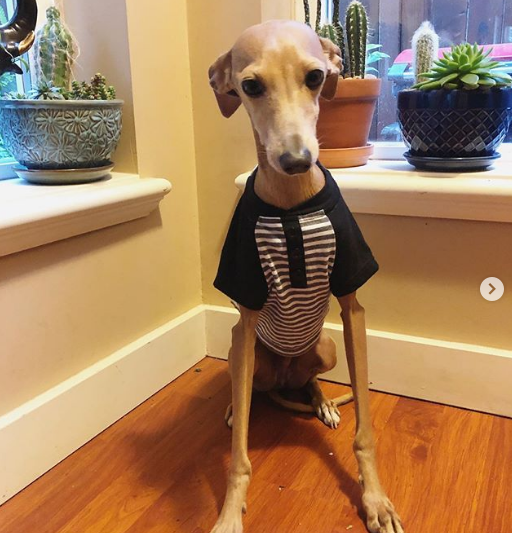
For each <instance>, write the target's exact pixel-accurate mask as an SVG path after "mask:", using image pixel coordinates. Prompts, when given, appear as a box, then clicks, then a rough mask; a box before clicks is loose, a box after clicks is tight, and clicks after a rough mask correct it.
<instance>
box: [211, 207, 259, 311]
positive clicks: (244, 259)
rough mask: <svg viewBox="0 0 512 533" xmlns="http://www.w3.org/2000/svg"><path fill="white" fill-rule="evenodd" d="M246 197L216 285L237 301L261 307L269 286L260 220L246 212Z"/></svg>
mask: <svg viewBox="0 0 512 533" xmlns="http://www.w3.org/2000/svg"><path fill="white" fill-rule="evenodd" d="M242 204H243V197H242V199H241V200H240V202H239V203H238V205H237V208H236V210H235V213H234V215H233V218H232V220H231V225H230V226H229V230H228V234H227V236H226V240H225V242H224V247H223V249H222V254H221V258H220V264H219V269H218V271H217V277H216V278H215V281H214V283H213V284H214V286H215V287H216V288H217V289H218V290H219V291H221V292H223V293H224V294H225V295H226V296H228V297H229V298H231V299H232V300H233V301H234V302H236V303H238V304H240V305H243V306H244V307H247V308H248V309H254V310H260V309H262V308H263V305H264V304H265V302H266V301H267V297H268V288H267V282H266V280H265V276H264V274H263V269H262V267H261V262H260V258H259V254H258V248H257V246H256V238H255V235H254V230H255V227H256V220H254V221H252V220H250V219H249V218H248V217H245V216H243V215H242V211H243V207H242Z"/></svg>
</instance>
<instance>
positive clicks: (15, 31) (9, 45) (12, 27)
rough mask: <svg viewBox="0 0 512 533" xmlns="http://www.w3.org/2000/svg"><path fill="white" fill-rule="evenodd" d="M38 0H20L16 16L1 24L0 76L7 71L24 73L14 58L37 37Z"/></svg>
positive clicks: (25, 50)
mask: <svg viewBox="0 0 512 533" xmlns="http://www.w3.org/2000/svg"><path fill="white" fill-rule="evenodd" d="M36 23H37V3H36V0H18V2H17V6H16V10H15V12H14V17H13V18H12V19H11V20H10V21H9V22H8V23H7V24H5V25H4V26H0V76H1V75H2V74H4V73H5V72H14V73H15V74H22V71H21V68H20V67H19V66H18V65H16V64H15V63H14V59H16V58H17V57H18V56H20V55H22V54H24V53H25V52H27V51H28V50H29V49H30V47H31V46H32V44H33V43H34V39H35V33H34V32H35V29H36Z"/></svg>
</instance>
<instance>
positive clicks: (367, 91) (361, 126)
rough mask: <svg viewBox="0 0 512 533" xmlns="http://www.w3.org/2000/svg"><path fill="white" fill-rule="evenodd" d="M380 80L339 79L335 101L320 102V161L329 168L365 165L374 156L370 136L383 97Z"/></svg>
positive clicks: (318, 132) (318, 134)
mask: <svg viewBox="0 0 512 533" xmlns="http://www.w3.org/2000/svg"><path fill="white" fill-rule="evenodd" d="M380 85H381V80H379V79H377V78H365V79H355V78H347V79H340V80H339V82H338V87H337V89H336V95H335V96H334V98H333V99H332V100H321V101H320V116H319V117H318V124H317V136H318V140H319V141H320V146H321V149H320V161H321V162H323V164H324V165H326V166H328V167H330V168H346V167H356V166H361V165H365V164H366V163H367V162H368V158H369V157H370V155H371V154H372V153H373V146H372V145H368V135H369V134H370V127H371V125H372V119H373V113H374V111H375V106H376V104H377V99H378V97H379V94H380Z"/></svg>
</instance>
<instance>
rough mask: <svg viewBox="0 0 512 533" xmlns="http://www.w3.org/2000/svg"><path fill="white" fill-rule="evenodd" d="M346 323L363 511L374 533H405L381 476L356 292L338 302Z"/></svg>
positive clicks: (362, 315) (365, 352)
mask: <svg viewBox="0 0 512 533" xmlns="http://www.w3.org/2000/svg"><path fill="white" fill-rule="evenodd" d="M338 301H339V303H340V306H341V318H342V320H343V336H344V338H345V351H346V355H347V363H348V368H349V372H350V381H351V382H352V389H353V393H354V401H355V409H356V436H355V440H354V452H355V455H356V458H357V463H358V466H359V475H360V480H361V484H362V488H363V497H362V501H363V507H364V509H365V511H366V516H367V526H368V529H369V530H370V531H371V532H372V533H403V529H402V525H401V522H400V518H399V517H398V515H397V513H396V511H395V509H394V507H393V504H392V503H391V502H390V501H389V499H388V497H387V496H386V493H385V492H384V490H383V488H382V486H381V484H380V480H379V475H378V472H377V463H376V460H375V443H374V438H373V427H372V421H371V416H370V400H369V394H368V359H367V350H366V326H365V318H364V309H363V307H362V306H361V305H360V304H359V302H358V301H357V299H356V294H355V292H354V293H352V294H349V295H347V296H343V297H341V298H338Z"/></svg>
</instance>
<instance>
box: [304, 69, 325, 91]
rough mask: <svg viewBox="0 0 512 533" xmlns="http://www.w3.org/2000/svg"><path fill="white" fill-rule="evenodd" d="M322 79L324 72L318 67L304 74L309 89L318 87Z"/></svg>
mask: <svg viewBox="0 0 512 533" xmlns="http://www.w3.org/2000/svg"><path fill="white" fill-rule="evenodd" d="M323 81H324V73H323V71H322V70H320V69H315V70H311V71H310V72H308V73H307V74H306V85H307V86H308V87H309V88H310V89H318V87H320V85H322V82H323Z"/></svg>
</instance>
